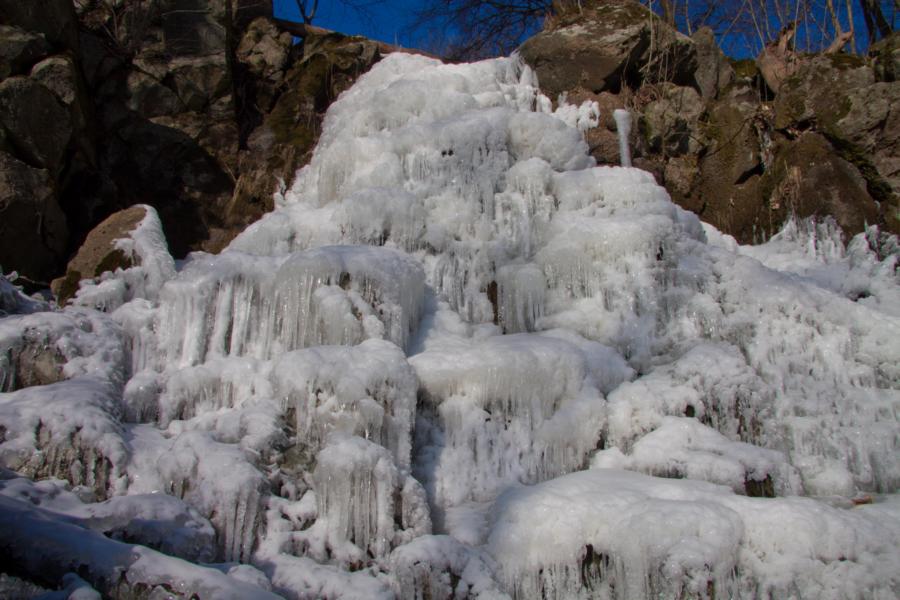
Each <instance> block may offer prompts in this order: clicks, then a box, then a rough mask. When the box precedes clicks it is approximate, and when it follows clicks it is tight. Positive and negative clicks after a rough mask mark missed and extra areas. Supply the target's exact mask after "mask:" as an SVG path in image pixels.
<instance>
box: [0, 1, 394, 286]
mask: <svg viewBox="0 0 900 600" xmlns="http://www.w3.org/2000/svg"><path fill="white" fill-rule="evenodd" d="M0 23H2V25H0V77H2V78H3V79H2V81H0V211H2V219H0V239H2V240H3V241H2V243H0V265H2V266H3V268H4V269H5V270H6V271H10V270H17V271H18V272H19V274H20V275H21V276H24V278H26V280H32V281H34V282H35V283H36V284H38V285H40V284H42V283H43V284H46V283H47V282H49V281H50V279H51V278H53V277H56V276H59V275H62V274H63V272H64V271H65V265H66V261H67V260H68V258H69V257H71V256H72V255H73V254H74V252H75V250H77V249H78V248H79V246H80V245H81V243H82V241H83V240H84V238H85V235H86V234H87V232H88V231H89V230H90V229H91V228H92V227H94V226H95V225H97V224H98V223H99V222H100V221H102V220H103V219H105V218H106V217H107V216H109V215H110V214H112V213H113V212H115V211H118V210H122V209H125V208H127V207H129V206H132V205H135V204H138V203H144V204H148V205H151V206H153V207H155V208H156V209H157V210H158V212H159V214H160V217H161V219H162V221H163V224H164V227H165V230H166V236H167V237H168V239H169V244H170V246H171V248H172V251H173V253H174V254H175V255H176V256H179V255H184V254H185V253H186V252H188V251H190V250H198V249H203V250H207V251H213V252H215V251H218V250H219V249H221V248H222V247H223V246H224V245H225V244H227V243H228V241H230V239H231V238H232V237H234V235H235V234H236V233H237V232H239V231H240V230H241V229H243V228H244V227H245V226H246V225H247V224H249V223H251V222H253V221H254V220H256V219H257V218H259V217H260V216H261V215H262V214H264V213H265V212H267V211H268V210H271V208H272V193H273V192H274V191H275V189H276V187H277V185H278V179H279V178H281V179H283V180H290V179H291V178H292V177H293V174H294V172H295V171H296V170H297V168H298V167H299V166H301V165H302V164H303V163H304V161H306V160H308V154H309V152H310V151H311V149H312V147H313V145H314V143H315V140H316V139H317V136H318V130H319V125H320V121H321V116H322V114H323V113H324V110H325V108H326V107H327V106H328V104H329V103H330V102H331V100H333V99H334V98H335V97H336V96H337V95H338V94H339V93H340V92H341V91H342V90H343V89H344V88H346V87H347V86H348V85H349V84H350V83H352V81H354V80H355V78H356V77H357V76H358V75H359V74H360V73H362V72H364V71H365V70H366V69H368V67H370V66H371V65H372V64H373V63H374V62H375V61H377V60H378V59H379V58H380V56H381V53H380V51H379V45H378V44H376V43H374V42H370V41H368V40H365V39H362V38H352V37H347V36H342V35H339V34H332V33H316V32H311V33H309V34H308V35H307V36H306V38H305V41H304V43H302V44H299V45H294V44H293V41H292V36H291V34H289V33H285V32H283V31H281V30H279V29H278V28H277V27H276V24H275V21H274V20H273V19H272V4H271V0H239V1H227V0H151V1H145V2H131V1H116V2H108V1H100V0H76V1H75V2H74V4H73V3H72V2H71V0H48V1H47V2H34V3H32V2H27V3H24V2H21V1H20V0H2V1H0ZM26 248H27V249H28V250H27V251H23V249H26ZM68 275H69V279H70V280H71V279H72V278H77V277H78V274H76V273H74V272H70V273H69V274H68ZM81 275H83V276H91V275H93V273H90V274H88V273H81ZM56 289H57V290H59V287H58V286H56Z"/></svg>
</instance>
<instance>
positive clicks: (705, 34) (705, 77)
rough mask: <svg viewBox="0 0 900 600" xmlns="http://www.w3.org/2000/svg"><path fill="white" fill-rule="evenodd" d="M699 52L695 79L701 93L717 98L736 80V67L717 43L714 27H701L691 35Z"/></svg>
mask: <svg viewBox="0 0 900 600" xmlns="http://www.w3.org/2000/svg"><path fill="white" fill-rule="evenodd" d="M691 39H692V40H693V41H694V47H695V48H696V52H697V70H696V71H695V72H694V81H695V83H696V86H697V89H698V90H699V91H700V95H701V96H703V97H704V98H706V99H715V98H717V97H718V96H719V94H720V93H721V92H722V90H724V89H725V88H726V87H728V84H730V83H731V82H732V81H733V80H734V69H732V68H731V64H730V63H729V62H728V58H727V57H726V56H725V54H724V53H723V52H722V51H721V50H720V49H719V46H718V45H717V44H716V38H715V35H714V34H713V31H712V29H710V28H709V27H701V28H700V29H698V30H697V31H696V32H695V33H694V35H692V36H691Z"/></svg>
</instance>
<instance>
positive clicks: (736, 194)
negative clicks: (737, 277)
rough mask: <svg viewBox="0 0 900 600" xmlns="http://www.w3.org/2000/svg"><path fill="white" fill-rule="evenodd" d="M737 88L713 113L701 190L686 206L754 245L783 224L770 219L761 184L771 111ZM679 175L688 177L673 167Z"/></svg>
mask: <svg viewBox="0 0 900 600" xmlns="http://www.w3.org/2000/svg"><path fill="white" fill-rule="evenodd" d="M735 92H736V93H735V95H734V96H725V97H724V98H723V99H722V100H720V101H718V102H716V103H715V104H713V105H712V106H711V107H710V109H709V111H708V115H707V120H706V123H705V124H704V127H703V135H704V136H705V137H706V138H707V139H708V140H709V141H708V145H707V146H706V147H705V148H704V151H703V153H702V154H700V155H699V160H698V168H699V177H698V181H697V182H696V184H697V194H696V195H695V196H694V197H692V198H691V199H690V200H688V201H687V203H686V204H684V206H685V208H688V209H690V210H693V211H694V212H696V213H697V214H698V215H700V217H701V218H702V219H703V220H704V221H707V222H708V223H711V224H712V225H714V226H716V227H717V228H718V229H720V230H722V231H725V232H728V233H729V234H731V235H733V236H735V237H736V238H737V239H738V240H739V241H741V242H743V243H749V242H753V241H758V240H761V239H763V238H764V237H765V236H766V235H767V234H771V233H774V231H773V230H777V228H778V227H779V226H780V224H781V223H780V222H774V223H773V219H770V218H769V214H768V209H767V207H766V205H765V203H764V202H763V201H762V200H761V191H760V187H759V186H760V177H761V175H762V173H763V172H764V170H765V164H766V161H765V156H764V154H763V152H764V143H763V142H764V139H765V136H766V131H767V120H766V115H765V113H763V112H761V111H760V107H759V105H756V104H753V103H750V102H742V101H740V97H741V92H740V91H737V90H735ZM676 175H679V176H681V177H684V176H686V174H685V173H681V172H677V171H673V177H675V176H676ZM682 185H685V184H682Z"/></svg>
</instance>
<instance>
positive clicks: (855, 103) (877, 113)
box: [774, 54, 900, 231]
mask: <svg viewBox="0 0 900 600" xmlns="http://www.w3.org/2000/svg"><path fill="white" fill-rule="evenodd" d="M774 106H775V127H776V128H778V129H782V130H787V131H789V132H792V131H803V130H807V129H811V130H813V131H816V132H818V133H821V134H822V135H824V136H825V137H826V138H827V139H828V141H829V142H830V144H831V146H832V147H833V148H834V151H835V152H836V153H837V154H838V156H839V157H840V158H841V159H843V160H845V161H847V162H850V163H851V164H853V165H854V166H855V167H856V169H857V170H858V171H859V172H860V173H861V174H862V176H863V177H864V178H865V180H866V187H867V190H868V193H869V195H870V196H872V198H874V199H875V200H876V201H878V202H881V203H882V204H883V205H884V207H885V213H886V214H885V217H884V218H882V219H881V220H880V221H881V222H882V223H884V224H885V225H887V226H888V228H889V229H891V230H893V231H898V230H900V222H898V221H897V219H896V217H895V216H894V215H892V214H890V213H892V212H895V211H896V208H897V203H898V197H900V84H898V83H897V82H884V81H876V77H875V71H874V70H873V69H872V67H871V66H869V65H868V64H867V63H866V61H865V60H864V59H863V58H861V57H857V56H852V55H847V54H832V55H819V56H816V57H814V58H812V59H810V60H807V61H805V62H804V63H803V64H802V65H801V66H800V67H799V68H798V69H797V72H796V73H795V74H794V75H793V76H791V77H789V78H788V79H786V80H785V81H784V83H783V84H782V88H781V91H780V93H779V94H778V96H777V97H776V98H775V103H774Z"/></svg>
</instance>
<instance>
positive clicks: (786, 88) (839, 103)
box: [520, 0, 900, 243]
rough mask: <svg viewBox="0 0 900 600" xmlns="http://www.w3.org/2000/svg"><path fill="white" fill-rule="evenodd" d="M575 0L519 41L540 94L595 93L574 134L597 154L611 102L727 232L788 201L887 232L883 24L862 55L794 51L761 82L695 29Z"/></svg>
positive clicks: (889, 135)
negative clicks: (687, 31)
mask: <svg viewBox="0 0 900 600" xmlns="http://www.w3.org/2000/svg"><path fill="white" fill-rule="evenodd" d="M570 4H571V3H570ZM578 4H580V5H581V8H580V9H579V8H578V7H572V8H569V9H562V10H561V11H560V14H559V15H558V16H556V17H555V18H551V19H548V23H547V25H546V26H545V29H544V31H542V32H540V33H539V34H537V35H536V36H534V37H533V38H532V39H530V40H528V41H527V42H525V43H524V44H523V45H522V47H521V49H520V51H521V54H522V56H523V58H524V59H525V60H526V62H528V63H529V64H530V65H531V66H532V67H533V68H534V69H535V71H536V72H537V74H538V78H539V81H540V84H541V88H542V90H543V91H544V93H546V94H547V95H548V96H550V97H551V98H553V99H554V100H556V99H557V98H558V97H559V96H560V95H561V94H565V95H566V97H567V100H568V101H569V102H575V103H580V102H582V101H584V100H595V101H597V102H598V104H599V105H600V108H601V113H602V115H601V121H602V123H601V127H598V128H595V129H594V130H589V131H588V132H587V133H586V138H587V141H588V143H589V145H590V147H591V152H592V154H593V155H594V157H595V158H596V159H597V161H598V162H599V163H601V164H618V161H619V157H618V148H617V144H616V140H615V127H614V124H613V123H612V122H611V119H608V118H607V117H608V116H609V114H611V112H612V110H613V109H615V108H623V107H625V108H628V109H629V110H631V111H632V112H633V113H635V117H636V120H637V123H638V127H635V128H633V129H632V134H631V135H632V139H631V140H630V141H631V146H632V148H633V151H634V164H635V165H636V166H639V167H641V168H643V169H646V170H648V171H650V172H651V173H653V174H654V176H656V178H657V180H659V182H660V183H662V184H663V185H665V187H666V188H667V190H668V191H669V194H670V195H671V196H672V198H673V199H674V200H675V201H676V202H678V203H679V204H681V205H682V206H683V207H685V208H687V209H689V210H692V211H694V212H696V213H698V214H699V215H700V216H701V218H703V219H704V220H705V221H707V222H709V223H712V224H713V225H715V226H716V227H717V228H719V229H721V230H723V231H725V232H727V233H729V234H732V235H734V236H735V237H736V238H737V239H738V240H739V241H741V242H744V243H749V242H755V241H762V240H764V239H765V238H766V237H768V236H769V235H771V234H772V233H774V232H775V231H777V230H778V228H779V227H780V226H781V224H782V223H783V222H784V220H785V218H786V217H787V216H789V215H790V214H792V213H794V214H797V215H798V216H810V215H819V216H825V215H831V216H833V217H835V219H836V220H837V222H838V223H839V224H840V225H841V226H842V227H843V228H844V229H845V231H846V232H847V233H857V232H859V231H861V230H862V228H863V227H864V226H865V225H866V224H869V225H871V224H878V225H879V226H881V227H882V228H884V229H887V230H889V231H894V232H897V231H900V216H898V215H900V212H898V206H900V204H898V197H900V196H898V194H900V184H898V181H900V158H898V157H900V142H898V137H900V116H898V111H900V108H898V107H900V83H898V82H897V81H896V72H897V71H898V68H897V64H898V62H897V56H898V55H900V52H898V50H897V48H898V42H897V39H898V38H897V36H896V34H895V35H893V36H890V37H888V38H886V39H885V40H883V41H882V42H879V43H878V44H876V45H874V46H873V48H872V50H871V57H870V58H864V57H857V56H851V55H846V54H837V55H820V56H812V57H805V58H802V57H796V60H795V62H794V63H792V65H791V69H790V72H785V73H783V74H782V75H783V77H782V78H780V79H779V80H778V84H777V86H775V87H777V88H778V90H777V93H775V92H774V91H773V88H772V86H771V85H767V83H766V81H767V79H766V78H764V77H763V74H762V73H761V72H760V68H759V67H758V66H757V65H756V64H754V63H753V61H741V62H730V61H729V60H728V59H727V58H725V56H724V55H723V54H722V52H721V51H720V50H719V48H718V47H717V46H716V44H715V40H714V38H713V35H712V32H711V31H709V30H704V29H701V30H699V31H697V32H696V33H695V34H694V36H693V37H692V38H686V37H684V36H682V35H680V34H678V33H677V32H675V31H673V30H672V29H671V28H669V27H668V26H667V25H665V24H664V23H662V22H661V21H660V20H659V19H657V18H656V17H655V16H653V15H651V14H650V13H649V12H648V11H647V10H646V9H645V8H644V7H643V6H641V5H640V4H638V3H637V2H632V1H625V2H612V1H608V0H593V1H586V2H581V3H578ZM765 58H766V57H765V56H763V57H761V63H760V64H761V66H762V67H766V65H765V64H763V63H765V60H764V59H765ZM757 62H760V61H757ZM661 65H665V66H666V68H662V66H661ZM770 79H771V77H770Z"/></svg>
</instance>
